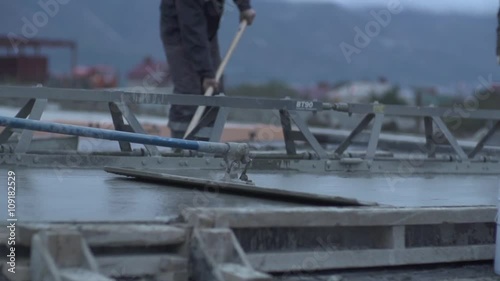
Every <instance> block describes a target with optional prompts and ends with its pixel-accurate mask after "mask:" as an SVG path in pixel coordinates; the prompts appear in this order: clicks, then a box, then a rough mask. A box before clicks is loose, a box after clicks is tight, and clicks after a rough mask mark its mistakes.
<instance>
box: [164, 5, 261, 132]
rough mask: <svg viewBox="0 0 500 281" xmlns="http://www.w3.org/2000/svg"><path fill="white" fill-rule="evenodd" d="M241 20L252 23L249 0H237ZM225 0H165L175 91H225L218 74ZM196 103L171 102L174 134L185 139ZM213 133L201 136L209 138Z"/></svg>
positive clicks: (168, 52)
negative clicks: (209, 89)
mask: <svg viewBox="0 0 500 281" xmlns="http://www.w3.org/2000/svg"><path fill="white" fill-rule="evenodd" d="M234 3H235V4H236V6H237V8H238V11H239V13H240V20H246V21H247V23H248V25H251V24H252V22H253V20H254V18H255V15H256V13H255V10H254V9H252V7H251V4H250V0H234ZM224 5H225V3H224V0H162V2H161V5H160V14H161V19H160V32H161V39H162V41H163V47H164V50H165V53H166V57H167V62H168V64H169V68H170V72H171V75H172V82H173V85H174V93H175V94H188V95H200V94H201V95H203V93H204V92H205V91H206V90H207V89H208V88H209V87H214V89H215V90H216V91H215V93H216V92H222V91H223V82H222V79H221V81H220V82H219V83H217V81H216V79H215V74H216V71H217V67H218V66H219V64H220V61H221V58H220V52H219V43H218V38H217V33H218V29H219V23H220V20H221V17H222V14H223V11H224ZM196 109H197V106H184V105H172V106H171V108H170V113H169V124H168V127H169V128H170V131H171V136H172V137H174V138H183V137H184V134H185V132H186V130H187V128H188V126H189V123H190V121H191V119H192V117H193V115H194V113H195V112H196ZM209 134H210V132H209V130H208V132H207V130H200V131H199V133H198V135H199V136H201V137H206V139H208V136H209Z"/></svg>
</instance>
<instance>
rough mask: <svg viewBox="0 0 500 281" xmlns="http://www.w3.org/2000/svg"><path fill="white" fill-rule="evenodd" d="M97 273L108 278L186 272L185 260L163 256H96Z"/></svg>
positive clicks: (178, 257)
mask: <svg viewBox="0 0 500 281" xmlns="http://www.w3.org/2000/svg"><path fill="white" fill-rule="evenodd" d="M96 260H97V263H98V264H99V271H100V272H101V273H103V274H105V275H107V276H110V277H113V276H115V277H119V276H143V275H156V274H160V273H162V272H165V273H166V272H186V271H187V270H188V263H187V259H186V258H182V257H180V256H174V255H165V254H150V255H128V256H127V255H120V256H97V257H96Z"/></svg>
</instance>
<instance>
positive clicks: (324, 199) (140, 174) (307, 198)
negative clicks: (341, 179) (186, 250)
mask: <svg viewBox="0 0 500 281" xmlns="http://www.w3.org/2000/svg"><path fill="white" fill-rule="evenodd" d="M104 170H105V171H106V172H108V173H113V174H117V175H122V176H128V177H134V178H136V179H139V180H143V181H149V182H155V183H159V184H169V185H176V187H188V188H190V189H192V188H193V187H197V188H200V189H203V190H206V189H207V188H214V189H217V190H218V191H219V192H221V193H231V194H238V195H242V196H252V197H259V198H265V199H268V200H277V201H282V202H292V203H298V204H303V205H317V206H376V205H377V203H372V202H361V201H359V200H356V199H352V198H346V197H340V196H328V195H319V194H314V193H306V192H297V191H289V190H282V189H280V190H278V189H272V188H265V187H259V186H255V185H250V184H244V183H237V182H224V181H215V180H209V179H201V178H193V177H184V176H178V175H172V174H168V173H161V172H151V171H145V170H139V169H132V168H115V167H105V168H104Z"/></svg>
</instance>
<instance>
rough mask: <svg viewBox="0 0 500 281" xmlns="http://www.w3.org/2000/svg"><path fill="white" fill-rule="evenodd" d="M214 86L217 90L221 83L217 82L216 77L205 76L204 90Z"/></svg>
mask: <svg viewBox="0 0 500 281" xmlns="http://www.w3.org/2000/svg"><path fill="white" fill-rule="evenodd" d="M210 87H212V88H214V92H215V90H217V88H218V87H219V83H217V80H215V78H204V79H203V90H204V91H207V90H208V88H210Z"/></svg>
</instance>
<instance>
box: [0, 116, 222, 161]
mask: <svg viewBox="0 0 500 281" xmlns="http://www.w3.org/2000/svg"><path fill="white" fill-rule="evenodd" d="M0 126H8V127H11V128H17V129H27V130H32V131H42V132H50V133H57V134H63V135H73V136H82V137H90V138H96V139H106V140H115V141H126V142H131V143H139V144H149V145H156V146H162V147H172V148H181V149H187V150H197V151H200V152H208V153H226V152H228V150H229V145H228V144H226V143H215V142H202V141H191V140H183V139H175V138H163V137H159V136H151V135H146V134H138V133H130V132H121V131H114V130H106V129H97V128H89V127H82V126H75V125H66V124H58V123H49V122H42V121H35V120H29V119H22V118H12V117H4V116H0Z"/></svg>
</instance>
